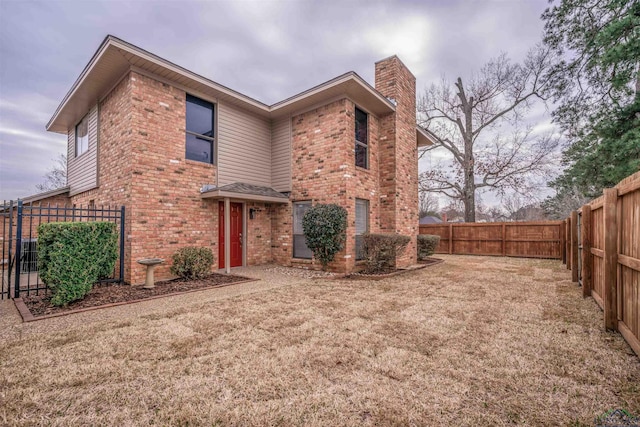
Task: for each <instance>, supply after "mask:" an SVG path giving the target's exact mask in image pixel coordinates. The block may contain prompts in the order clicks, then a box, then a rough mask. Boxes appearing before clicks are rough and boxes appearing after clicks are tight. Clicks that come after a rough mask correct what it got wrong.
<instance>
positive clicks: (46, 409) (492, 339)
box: [0, 256, 640, 426]
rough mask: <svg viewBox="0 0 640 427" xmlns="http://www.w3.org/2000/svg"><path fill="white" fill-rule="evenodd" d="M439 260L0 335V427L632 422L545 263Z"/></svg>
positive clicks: (628, 374)
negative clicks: (611, 416) (606, 415)
mask: <svg viewBox="0 0 640 427" xmlns="http://www.w3.org/2000/svg"><path fill="white" fill-rule="evenodd" d="M444 258H445V259H446V262H445V263H444V264H440V265H438V266H435V267H432V268H428V269H426V270H421V271H417V272H412V273H409V274H406V275H401V276H396V277H393V278H389V279H385V280H381V281H376V282H367V281H340V280H326V279H306V278H301V277H295V276H285V275H282V279H281V280H282V281H289V282H290V284H288V285H286V286H281V287H278V288H274V289H272V290H269V291H262V292H257V293H252V294H245V295H240V296H235V297H229V298H224V299H214V300H208V301H207V299H206V298H205V297H204V295H215V293H216V292H218V290H211V291H205V292H203V293H202V296H201V297H200V300H196V302H193V303H191V304H190V305H186V306H185V305H182V306H177V307H176V306H174V307H171V306H168V305H167V304H166V303H164V304H161V305H158V306H157V307H156V306H152V305H145V306H143V307H144V310H142V309H140V308H138V309H135V310H132V311H130V312H127V314H123V315H121V316H120V315H119V317H118V318H106V319H105V318H103V317H100V314H99V312H92V313H94V314H90V313H89V314H83V316H82V317H77V319H82V321H77V324H73V323H69V322H73V320H69V319H67V321H66V322H67V323H64V324H63V323H60V321H58V322H57V323H56V319H50V320H43V321H41V322H35V323H33V324H24V325H17V326H15V327H13V329H11V328H9V329H11V330H12V331H13V333H11V334H7V333H6V332H3V331H4V330H5V329H6V328H2V329H0V424H7V425H18V426H19V425H60V426H68V425H118V426H128V425H242V426H248V425H283V426H288V425H305V426H330V425H364V426H367V425H377V426H386V425H474V426H476V425H510V424H526V425H593V424H594V418H595V417H596V416H597V415H600V414H602V413H603V412H605V411H607V410H609V409H616V408H621V409H626V410H628V411H630V412H632V413H634V414H636V415H638V414H640V360H639V359H638V357H636V356H635V355H634V354H633V353H632V351H631V349H630V348H629V347H628V346H627V344H626V343H625V342H624V340H623V339H622V337H621V336H620V335H618V334H615V333H609V332H605V331H604V330H603V326H602V325H603V321H602V313H601V312H600V310H599V309H598V308H597V306H596V304H595V303H594V302H593V301H592V300H591V299H586V300H585V299H583V298H582V296H581V292H580V290H579V288H578V287H577V286H575V285H574V284H572V283H571V282H570V274H569V273H568V271H567V270H566V269H565V268H564V267H563V266H562V265H561V264H560V263H559V262H558V261H545V260H541V261H537V260H523V259H512V258H490V257H466V256H445V257H444ZM241 274H246V273H244V272H243V273H241ZM238 286H243V285H238ZM156 301H161V300H156ZM145 304H147V303H145ZM157 304H160V303H157ZM128 307H134V306H128ZM109 310H114V309H109ZM103 312H104V311H103ZM123 313H124V312H123ZM75 316H78V315H75ZM90 316H95V318H91V317H90ZM91 319H93V320H91ZM47 322H49V323H47ZM47 325H48V326H47ZM61 325H64V327H63V326H61ZM16 331H17V332H16ZM18 332H19V333H18ZM3 333H4V334H5V335H4V336H3Z"/></svg>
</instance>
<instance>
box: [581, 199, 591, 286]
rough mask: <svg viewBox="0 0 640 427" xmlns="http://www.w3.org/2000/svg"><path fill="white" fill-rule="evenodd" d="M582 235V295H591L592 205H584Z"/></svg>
mask: <svg viewBox="0 0 640 427" xmlns="http://www.w3.org/2000/svg"><path fill="white" fill-rule="evenodd" d="M581 226H582V227H581V228H582V230H580V237H581V239H582V296H583V297H585V298H586V297H589V296H591V289H592V287H593V283H592V279H591V275H592V269H593V266H592V260H593V258H592V257H591V206H590V205H584V206H583V207H582V223H581Z"/></svg>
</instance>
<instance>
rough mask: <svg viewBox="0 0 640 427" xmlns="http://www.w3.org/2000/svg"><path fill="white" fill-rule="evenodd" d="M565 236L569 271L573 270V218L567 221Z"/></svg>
mask: <svg viewBox="0 0 640 427" xmlns="http://www.w3.org/2000/svg"><path fill="white" fill-rule="evenodd" d="M564 235H565V236H566V239H565V241H566V247H565V252H566V258H567V270H571V217H568V218H567V219H566V221H565V227H564Z"/></svg>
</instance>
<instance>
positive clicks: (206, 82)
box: [46, 35, 395, 133]
mask: <svg viewBox="0 0 640 427" xmlns="http://www.w3.org/2000/svg"><path fill="white" fill-rule="evenodd" d="M130 69H131V70H134V71H138V72H141V73H145V74H150V75H152V76H154V77H157V78H159V79H164V80H166V81H169V82H172V83H174V84H177V85H180V86H182V87H184V88H185V89H186V90H192V91H194V92H195V93H196V94H197V93H201V94H203V95H206V96H209V97H212V98H216V99H219V100H221V101H224V102H228V103H231V104H235V105H237V106H239V107H241V108H243V109H246V110H249V111H251V112H253V113H255V114H258V115H260V116H263V117H266V118H270V119H275V118H278V117H281V116H284V115H288V114H291V113H292V112H294V111H300V110H304V109H306V108H309V107H312V106H314V105H317V104H318V103H319V102H322V101H324V100H327V99H331V98H333V97H337V96H342V95H345V96H348V97H350V98H352V99H353V100H354V101H356V102H358V103H360V104H361V105H362V106H363V108H366V109H368V110H369V111H371V112H372V113H374V114H377V115H382V114H386V113H391V112H393V111H395V106H394V105H393V103H391V101H389V100H388V99H387V98H385V97H384V96H383V95H382V94H380V93H379V92H378V91H376V90H375V89H374V88H373V87H372V86H371V85H369V84H368V83H367V82H366V81H365V80H364V79H362V77H360V76H358V75H357V74H356V73H355V72H348V73H346V74H343V75H341V76H338V77H336V78H334V79H332V80H329V81H327V82H325V83H322V84H320V85H318V86H315V87H313V88H311V89H309V90H306V91H304V92H301V93H299V94H297V95H295V96H292V97H290V98H287V99H285V100H283V101H280V102H277V103H275V104H273V105H271V106H269V105H267V104H264V103H262V102H260V101H257V100H255V99H253V98H251V97H249V96H246V95H243V94H241V93H240V92H237V91H235V90H233V89H230V88H228V87H226V86H223V85H221V84H219V83H216V82H214V81H213V80H210V79H207V78H206V77H203V76H201V75H199V74H196V73H194V72H192V71H189V70H187V69H186V68H183V67H180V66H179V65H176V64H174V63H172V62H170V61H167V60H166V59H163V58H160V57H159V56H157V55H154V54H152V53H150V52H147V51H146V50H144V49H141V48H139V47H137V46H134V45H132V44H130V43H127V42H125V41H124V40H121V39H119V38H117V37H114V36H111V35H108V36H107V37H106V38H105V39H104V41H103V42H102V44H101V45H100V47H99V48H98V50H97V51H96V53H95V54H94V55H93V57H92V58H91V60H90V61H89V63H88V64H87V66H86V67H85V68H84V70H83V71H82V73H81V74H80V76H79V77H78V79H77V80H76V81H75V83H74V84H73V86H72V87H71V89H70V90H69V92H68V93H67V94H66V95H65V97H64V98H63V99H62V102H61V103H60V105H59V106H58V108H57V109H56V111H55V113H54V114H53V116H52V117H51V119H50V120H49V123H48V124H47V126H46V128H47V130H49V131H52V132H59V133H66V132H67V130H68V129H70V128H71V127H72V126H74V125H75V124H76V123H77V122H78V121H79V120H80V119H81V118H82V116H83V115H84V114H85V113H86V112H87V111H88V110H89V108H90V107H91V106H93V105H95V104H96V102H98V101H99V100H100V99H101V98H102V97H104V96H105V95H107V93H108V92H109V91H110V90H111V89H112V88H113V87H114V85H115V84H116V83H118V81H119V79H121V78H122V76H123V75H124V74H125V73H126V72H127V71H128V70H130Z"/></svg>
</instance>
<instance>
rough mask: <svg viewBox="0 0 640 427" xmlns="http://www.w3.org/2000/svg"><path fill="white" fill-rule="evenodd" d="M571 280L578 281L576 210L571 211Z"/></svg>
mask: <svg viewBox="0 0 640 427" xmlns="http://www.w3.org/2000/svg"><path fill="white" fill-rule="evenodd" d="M571 280H572V281H573V282H574V283H578V211H573V212H571Z"/></svg>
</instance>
